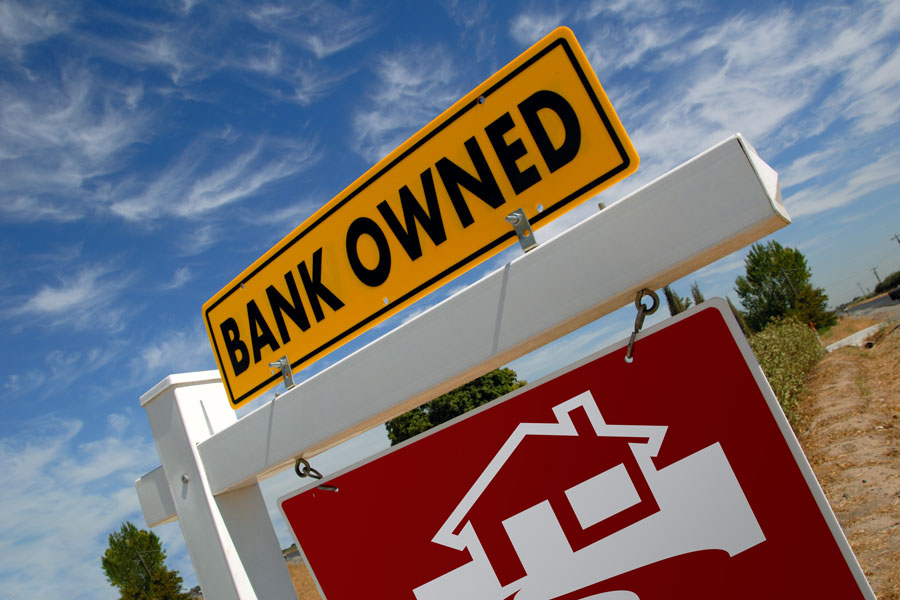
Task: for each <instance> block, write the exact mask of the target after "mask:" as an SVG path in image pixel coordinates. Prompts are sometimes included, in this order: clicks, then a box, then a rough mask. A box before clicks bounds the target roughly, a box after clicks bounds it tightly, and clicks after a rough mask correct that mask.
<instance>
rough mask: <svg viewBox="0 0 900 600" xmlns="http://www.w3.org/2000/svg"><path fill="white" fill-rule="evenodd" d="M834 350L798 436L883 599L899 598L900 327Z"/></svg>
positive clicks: (815, 380)
mask: <svg viewBox="0 0 900 600" xmlns="http://www.w3.org/2000/svg"><path fill="white" fill-rule="evenodd" d="M873 339H874V340H875V346H874V347H873V348H872V349H864V348H853V347H846V348H841V349H840V350H837V351H835V352H832V353H831V354H829V355H828V356H827V357H826V358H825V359H824V360H823V361H822V362H821V363H820V365H819V366H818V368H817V369H816V370H815V372H814V374H813V376H812V377H811V379H810V381H809V383H808V387H807V395H806V398H805V399H804V401H803V403H802V404H801V407H802V409H801V410H802V412H803V418H802V419H801V422H802V425H801V427H800V428H799V431H798V434H799V436H798V437H799V438H800V442H801V444H802V446H803V449H804V452H805V453H806V455H807V457H808V458H809V461H810V464H811V465H812V467H813V470H814V471H815V472H816V476H817V478H818V479H819V482H820V483H821V485H822V488H823V490H824V491H825V494H826V495H827V496H828V500H829V502H830V504H831V507H832V509H834V513H835V515H836V516H837V518H838V521H839V522H840V523H841V527H842V528H843V529H844V533H845V534H846V536H847V539H848V540H849V542H850V545H851V546H852V547H853V550H854V552H855V553H856V555H857V558H858V559H859V562H860V565H861V566H862V568H863V570H864V571H865V573H866V576H867V577H868V579H869V582H870V583H871V584H872V587H873V588H874V590H875V593H876V594H877V596H878V598H879V600H900V461H898V458H900V452H898V448H900V329H897V328H894V327H886V328H884V329H882V330H881V332H880V335H878V336H875V337H873Z"/></svg>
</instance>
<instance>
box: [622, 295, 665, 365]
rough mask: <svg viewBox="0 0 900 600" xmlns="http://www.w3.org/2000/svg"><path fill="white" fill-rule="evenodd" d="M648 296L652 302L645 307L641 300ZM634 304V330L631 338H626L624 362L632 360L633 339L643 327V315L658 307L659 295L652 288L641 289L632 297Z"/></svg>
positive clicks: (650, 313)
mask: <svg viewBox="0 0 900 600" xmlns="http://www.w3.org/2000/svg"><path fill="white" fill-rule="evenodd" d="M646 296H649V297H650V299H651V300H652V301H653V303H652V304H651V305H650V306H649V307H647V306H644V303H643V302H642V300H643V299H644V297H646ZM634 306H635V308H637V309H638V314H637V318H635V320H634V331H633V332H632V333H631V339H629V340H628V351H627V352H625V362H627V363H630V362H631V361H633V360H634V340H635V338H637V334H638V332H639V331H640V330H641V329H642V328H643V327H644V317H646V316H647V315H652V314H653V313H655V312H656V309H658V308H659V296H657V295H656V292H654V291H653V290H648V289H647V288H644V289H642V290H641V291H639V292H638V293H637V295H636V296H635V298H634Z"/></svg>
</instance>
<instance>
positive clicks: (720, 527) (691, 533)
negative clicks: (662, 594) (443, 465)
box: [413, 392, 765, 600]
mask: <svg viewBox="0 0 900 600" xmlns="http://www.w3.org/2000/svg"><path fill="white" fill-rule="evenodd" d="M576 409H583V410H584V411H585V412H586V413H587V417H588V420H589V421H590V426H591V427H592V430H593V433H594V434H596V436H597V437H602V438H640V439H646V442H643V441H642V442H634V441H629V442H627V444H628V449H629V450H630V452H631V453H632V454H633V456H634V459H635V460H636V462H637V465H638V467H639V469H640V472H641V473H642V474H643V477H644V478H645V479H646V484H647V486H649V489H650V493H651V494H652V496H653V499H654V500H655V502H656V505H657V506H658V507H659V510H658V511H655V512H653V513H652V514H650V515H649V516H646V517H644V518H642V519H641V520H639V521H636V522H634V523H631V524H628V525H627V526H625V527H624V528H621V529H619V530H617V531H614V532H612V533H610V534H609V535H606V536H605V537H602V538H601V539H599V540H597V541H594V542H592V543H589V544H588V545H586V546H584V547H582V548H580V549H578V550H573V547H572V543H571V540H570V539H569V538H568V537H567V536H566V532H565V531H564V528H563V527H562V526H561V525H560V520H559V518H558V515H557V514H556V513H554V511H553V507H552V505H551V503H550V502H549V501H544V502H539V503H537V504H535V505H534V506H531V507H530V508H527V509H526V510H523V511H521V512H519V513H517V514H514V515H512V516H509V517H507V518H504V519H503V520H502V527H503V530H504V531H505V534H506V536H508V541H509V542H510V543H511V544H512V547H513V549H514V550H515V553H516V555H517V556H518V559H519V561H520V563H521V566H522V567H523V568H524V572H525V575H524V576H522V577H520V578H519V579H517V580H515V581H512V582H510V583H506V584H503V583H501V580H500V578H498V576H497V574H496V573H495V570H494V568H493V567H492V564H491V560H490V557H489V556H488V554H487V553H486V550H485V545H484V544H483V543H482V540H480V539H479V532H478V531H476V528H475V525H474V524H473V522H472V520H471V519H470V513H471V511H472V509H473V507H474V506H475V505H476V503H477V502H478V500H479V498H481V497H482V495H483V494H484V493H485V492H486V491H487V490H488V489H489V487H490V486H491V483H492V482H493V481H494V480H495V478H497V476H498V474H499V473H500V471H501V469H502V468H503V467H504V465H505V464H506V463H507V461H508V460H509V459H510V458H511V457H512V456H513V454H514V453H515V452H516V450H517V449H518V448H519V447H520V444H522V442H523V441H525V440H526V439H527V438H530V436H577V435H579V434H578V431H577V430H576V427H575V423H574V422H573V420H572V416H571V414H570V413H571V412H572V411H574V410H576ZM553 413H554V415H555V418H556V420H557V422H556V423H521V424H520V425H519V426H518V427H517V428H516V429H515V431H514V432H513V434H512V435H511V436H510V437H509V439H507V441H506V442H505V443H504V444H503V446H502V447H501V448H500V450H499V451H498V452H497V454H496V455H495V456H494V458H493V459H492V460H491V461H490V463H489V464H488V466H487V468H485V470H484V472H482V474H481V475H480V476H479V477H478V479H477V480H476V481H475V483H474V484H473V485H472V487H471V488H470V489H469V491H468V492H467V493H466V494H465V496H463V498H462V500H461V501H460V503H459V504H458V505H457V506H456V508H455V509H454V510H453V512H452V513H451V514H450V516H449V518H448V519H447V520H446V521H445V522H444V524H443V525H442V526H441V528H440V529H439V530H438V532H437V534H436V535H435V536H434V538H433V539H432V541H433V542H434V543H437V544H441V545H443V546H446V547H448V548H453V549H456V550H459V551H464V550H468V552H469V554H470V555H471V557H472V560H471V561H470V562H468V563H466V564H464V565H462V566H461V567H459V568H456V569H454V570H452V571H450V572H448V573H445V574H443V575H441V576H440V577H437V578H436V579H433V580H431V581H429V582H428V583H425V584H424V585H421V586H419V587H418V588H416V589H414V590H413V593H414V594H415V597H416V598H417V600H507V599H509V598H511V597H512V596H515V600H550V599H553V598H557V597H559V596H562V595H564V594H569V593H573V592H576V591H578V590H583V589H585V588H587V587H588V586H592V585H594V584H597V583H599V582H602V581H605V580H607V579H609V578H611V577H615V576H617V575H621V574H623V573H627V572H629V571H633V570H635V569H638V568H640V567H643V566H646V565H650V564H653V563H656V562H659V561H662V560H665V559H668V558H672V557H674V556H679V555H682V554H687V553H690V552H697V551H701V550H712V549H718V550H724V551H726V552H727V553H728V554H729V556H734V555H736V554H739V553H740V552H743V551H744V550H747V549H748V548H751V547H753V546H755V545H757V544H759V543H761V542H763V541H765V536H764V535H763V532H762V530H761V529H760V527H759V524H758V523H757V521H756V518H755V516H754V514H753V510H752V509H751V508H750V505H749V503H748V502H747V499H746V497H745V496H744V493H743V490H742V489H741V487H740V484H739V483H738V481H737V478H736V477H735V475H734V472H733V471H732V469H731V466H730V464H729V463H728V459H727V458H726V456H725V453H724V451H723V450H722V447H721V445H720V444H718V443H715V444H712V445H710V446H707V447H706V448H704V449H702V450H699V451H697V452H695V453H694V454H691V455H690V456H687V457H685V458H683V459H681V460H679V461H678V462H675V463H673V464H671V465H669V466H667V467H665V468H663V469H659V470H657V469H656V467H655V466H654V463H653V460H652V459H653V457H655V456H656V455H657V453H658V452H659V449H660V447H661V445H662V442H663V437H664V436H665V434H666V429H667V428H666V427H665V426H644V425H609V424H607V423H606V422H605V421H604V419H603V416H602V415H601V414H600V410H599V409H598V407H597V404H596V403H595V401H594V399H593V397H592V396H591V394H590V392H584V393H582V394H579V395H578V396H576V397H574V398H572V399H570V400H568V401H566V402H563V403H561V404H559V405H557V406H555V407H554V408H553ZM582 435H583V434H582ZM565 498H566V501H567V502H568V504H569V506H570V507H571V509H572V510H573V511H574V513H575V516H576V517H577V521H578V524H579V525H580V527H582V528H585V529H586V528H588V527H591V526H593V525H596V524H598V523H601V522H602V521H605V520H606V519H609V518H611V517H613V516H615V515H617V514H620V513H622V512H623V511H625V510H626V509H629V508H631V507H633V506H635V505H636V504H638V503H639V502H641V497H640V493H639V492H638V490H637V488H636V487H635V485H634V483H633V481H632V477H631V476H630V474H629V472H628V470H627V469H626V468H625V465H624V464H622V465H618V466H615V467H613V468H610V469H607V470H605V471H603V472H601V473H599V474H598V475H596V476H593V477H590V478H588V479H587V480H585V481H582V482H581V483H578V484H577V485H574V486H573V487H571V488H569V489H567V490H565ZM482 533H483V532H482ZM590 598H591V599H592V600H593V599H596V600H600V599H601V598H602V599H603V600H629V599H637V598H638V596H637V595H636V594H635V593H633V592H631V591H626V590H620V591H610V592H604V593H600V594H595V595H592V596H590Z"/></svg>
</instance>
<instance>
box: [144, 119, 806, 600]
mask: <svg viewBox="0 0 900 600" xmlns="http://www.w3.org/2000/svg"><path fill="white" fill-rule="evenodd" d="M787 223H789V219H788V216H787V213H786V212H785V210H784V207H783V205H782V204H781V194H780V191H779V187H778V176H777V174H776V173H775V171H773V170H772V169H771V168H770V167H769V166H768V165H767V164H765V163H764V162H763V161H762V160H760V158H759V157H758V156H757V155H756V153H755V151H754V150H753V149H752V148H751V147H749V145H747V144H746V143H745V142H744V141H743V139H742V138H741V137H740V136H734V137H731V138H729V139H727V140H725V141H724V142H722V143H721V144H719V145H717V146H715V147H713V148H711V149H709V150H707V151H706V152H704V153H702V154H700V155H698V156H697V157H695V158H693V159H691V160H690V161H688V162H686V163H684V164H683V165H681V166H679V167H677V168H676V169H674V170H672V171H670V172H669V173H667V174H666V175H664V176H662V177H661V178H659V179H657V180H656V181H654V182H652V183H650V184H648V185H646V186H645V187H643V188H641V189H639V190H637V191H636V192H634V193H632V194H630V195H629V196H627V197H625V198H623V199H622V200H620V201H619V202H617V203H615V204H613V205H612V206H610V207H609V208H607V209H605V210H603V211H602V212H600V213H598V214H596V215H594V216H592V217H590V218H588V219H586V220H585V221H584V222H582V223H580V224H578V225H576V226H575V227H573V228H572V229H570V230H568V231H566V232H565V233H563V234H561V235H559V236H558V237H556V238H554V239H552V240H549V241H547V242H545V243H543V244H542V245H540V246H539V247H538V248H536V249H535V250H533V251H531V252H529V253H528V254H526V255H522V256H519V257H518V258H516V259H515V260H514V261H512V262H510V263H509V264H507V265H506V266H504V267H503V268H502V269H500V270H498V271H496V272H494V273H492V274H490V275H488V276H486V277H485V278H483V279H482V280H480V281H479V282H477V283H475V284H473V285H472V286H470V287H468V288H466V289H464V290H463V291H461V292H459V293H457V294H456V295H454V296H453V297H451V298H450V299H448V300H446V301H445V302H442V303H441V304H439V305H437V306H435V307H433V308H431V309H429V310H428V311H426V312H425V313H423V314H421V315H419V316H418V317H416V318H415V319H413V320H411V321H409V322H408V323H405V324H404V325H403V326H401V327H398V328H397V329H395V330H394V331H392V332H390V333H388V334H386V335H384V336H383V337H381V338H380V339H378V340H377V341H375V342H373V343H372V344H370V345H368V346H366V347H365V348H362V349H361V350H359V351H357V352H356V353H354V354H352V355H351V356H349V357H347V358H346V359H344V360H342V361H340V362H339V363H337V364H335V365H333V366H331V367H329V368H328V369H326V370H324V371H322V372H321V373H319V374H317V375H315V376H314V377H311V378H310V379H308V380H306V381H304V382H302V383H300V384H299V385H297V386H296V387H294V388H293V389H291V390H289V391H287V392H286V393H284V394H283V395H281V396H279V397H278V398H276V399H275V400H273V401H272V402H269V403H268V404H266V405H265V406H263V407H261V408H259V409H257V410H256V411H254V412H253V413H251V414H249V415H246V416H245V417H243V418H242V419H240V420H239V421H236V420H235V417H234V415H233V411H232V410H231V408H230V406H229V402H228V399H227V396H226V394H225V391H224V389H223V387H222V385H221V383H219V382H218V374H217V373H216V372H203V373H194V374H184V375H173V376H170V377H168V378H167V379H165V380H164V381H163V382H161V383H160V384H159V385H157V386H156V387H154V388H153V389H152V390H150V391H149V392H147V394H145V395H144V396H143V397H142V399H141V403H142V405H143V406H144V407H145V408H146V410H147V414H148V418H149V419H150V423H151V428H152V429H153V434H154V438H155V439H156V444H157V449H158V450H159V454H160V460H161V462H162V467H161V469H156V470H154V471H152V472H150V473H148V474H147V475H145V476H144V477H141V478H140V479H139V480H138V481H137V482H135V487H136V488H137V492H138V496H139V497H140V500H141V506H142V509H143V511H144V516H145V518H146V520H147V523H148V525H150V526H153V525H156V524H159V523H162V522H166V521H171V520H173V519H175V518H177V519H178V520H179V522H180V524H181V527H182V531H183V532H184V534H185V539H186V540H187V545H188V550H189V552H190V554H191V560H192V561H193V564H194V569H195V571H196V574H197V578H198V580H199V582H200V586H201V588H202V589H203V591H204V594H205V595H206V597H208V598H215V599H219V598H240V599H242V600H249V599H255V598H263V599H266V600H269V599H270V598H275V599H278V598H292V597H294V591H293V588H292V587H291V586H290V579H289V577H288V573H287V569H286V567H285V566H284V561H283V559H282V557H281V553H280V551H279V549H278V542H277V539H276V537H275V534H274V531H273V528H272V524H271V521H270V520H269V517H268V513H267V511H266V508H265V505H264V503H263V500H262V496H261V494H260V493H259V487H258V481H259V479H260V478H263V477H266V476H270V475H273V474H274V473H276V472H278V471H280V470H283V469H285V468H288V467H290V466H292V465H293V462H294V460H295V459H296V458H297V457H301V456H302V457H306V458H310V457H312V456H314V455H315V454H317V453H319V452H321V451H323V450H325V449H327V448H329V447H331V446H334V445H336V444H338V443H340V442H342V441H344V440H346V439H348V438H350V437H352V436H354V435H356V434H358V433H361V432H363V431H366V430H368V429H370V428H372V427H375V426H377V425H379V424H381V423H384V422H385V421H387V420H389V419H391V418H393V417H395V416H397V415H398V414H401V413H402V412H404V411H406V410H409V409H410V408H413V407H415V406H418V405H420V404H423V403H424V402H427V401H428V400H431V399H432V398H434V397H436V396H438V395H440V394H442V393H444V392H447V391H449V390H451V389H453V388H455V387H457V386H459V385H461V384H463V383H465V382H467V381H470V380H472V379H474V378H475V377H478V376H480V375H482V374H484V373H486V372H487V371H489V370H491V369H493V368H496V367H499V366H502V365H504V364H507V363H509V362H510V361H512V360H513V359H515V358H517V357H519V356H522V355H524V354H526V353H528V352H530V351H531V350H534V349H535V348H538V347H540V346H542V345H545V344H547V343H548V342H550V341H552V340H554V339H557V338H559V337H562V336H563V335H565V334H567V333H569V332H571V331H574V330H575V329H577V328H579V327H581V326H583V325H585V324H587V323H589V322H591V321H594V320H596V319H598V318H599V317H602V316H603V315H606V314H608V313H610V312H612V311H613V310H616V309H618V308H620V307H622V306H624V305H625V304H627V303H629V302H631V301H632V300H633V299H634V295H635V293H636V292H637V291H639V290H641V289H643V288H649V289H659V288H661V287H663V286H664V285H666V284H668V283H671V282H672V281H675V280H676V279H679V278H681V277H684V276H686V275H688V274H690V273H692V272H694V271H696V270H697V269H699V268H701V267H703V266H705V265H707V264H709V263H712V262H714V261H715V260H717V259H719V258H722V257H724V256H727V255H728V254H730V253H731V252H734V251H735V250H738V249H740V248H743V247H744V246H747V245H749V244H751V243H753V242H754V241H756V240H758V239H760V238H762V237H764V236H766V235H768V234H770V233H772V232H774V231H776V230H778V229H780V228H781V227H783V226H784V225H786V224H787ZM385 373H390V374H391V376H390V377H385V376H384V374H385ZM226 414H229V415H230V416H229V417H226Z"/></svg>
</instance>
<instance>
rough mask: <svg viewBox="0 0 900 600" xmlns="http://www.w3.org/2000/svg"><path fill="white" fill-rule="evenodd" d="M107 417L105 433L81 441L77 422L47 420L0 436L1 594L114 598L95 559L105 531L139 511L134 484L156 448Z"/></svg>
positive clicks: (104, 540) (102, 546)
mask: <svg viewBox="0 0 900 600" xmlns="http://www.w3.org/2000/svg"><path fill="white" fill-rule="evenodd" d="M110 418H112V419H113V421H112V422H113V423H115V426H114V427H113V428H111V431H110V434H109V435H107V436H105V437H99V438H96V439H86V440H85V439H82V438H83V437H84V436H83V435H82V434H81V432H82V425H83V424H82V423H81V422H80V421H76V420H59V419H55V418H53V417H45V418H43V419H42V421H41V422H40V423H38V424H34V426H33V427H30V428H28V429H26V430H25V432H23V433H20V434H17V435H15V436H10V437H5V438H0V479H2V480H3V482H4V485H3V487H2V489H0V553H2V555H3V557H4V559H3V564H2V565H0V576H2V579H3V595H4V597H8V598H26V597H31V596H41V597H66V598H73V599H85V600H86V599H88V598H91V599H93V598H109V599H110V600H112V599H113V598H116V597H117V594H116V593H115V590H114V589H113V588H112V587H110V585H109V584H108V583H107V582H106V580H105V578H104V576H103V571H102V570H101V568H100V556H102V554H103V551H104V549H105V547H106V544H107V535H108V533H109V532H111V531H113V530H115V529H118V527H119V525H120V524H121V523H122V522H123V521H125V520H128V519H131V520H135V519H136V516H137V515H138V514H139V507H138V501H137V495H136V494H135V492H134V488H133V486H132V482H133V481H134V479H135V478H136V477H137V476H139V475H142V474H143V473H144V472H146V471H147V470H149V469H150V468H152V466H153V464H152V463H153V457H154V456H155V454H156V453H155V451H154V448H153V444H152V443H150V442H148V441H147V440H145V439H142V438H140V437H136V436H134V435H133V434H129V427H128V425H127V423H125V422H124V421H123V418H122V416H121V415H119V416H115V417H114V416H111V417H110ZM53 549H62V550H61V551H53ZM87 565H94V567H93V568H86V566H87Z"/></svg>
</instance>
